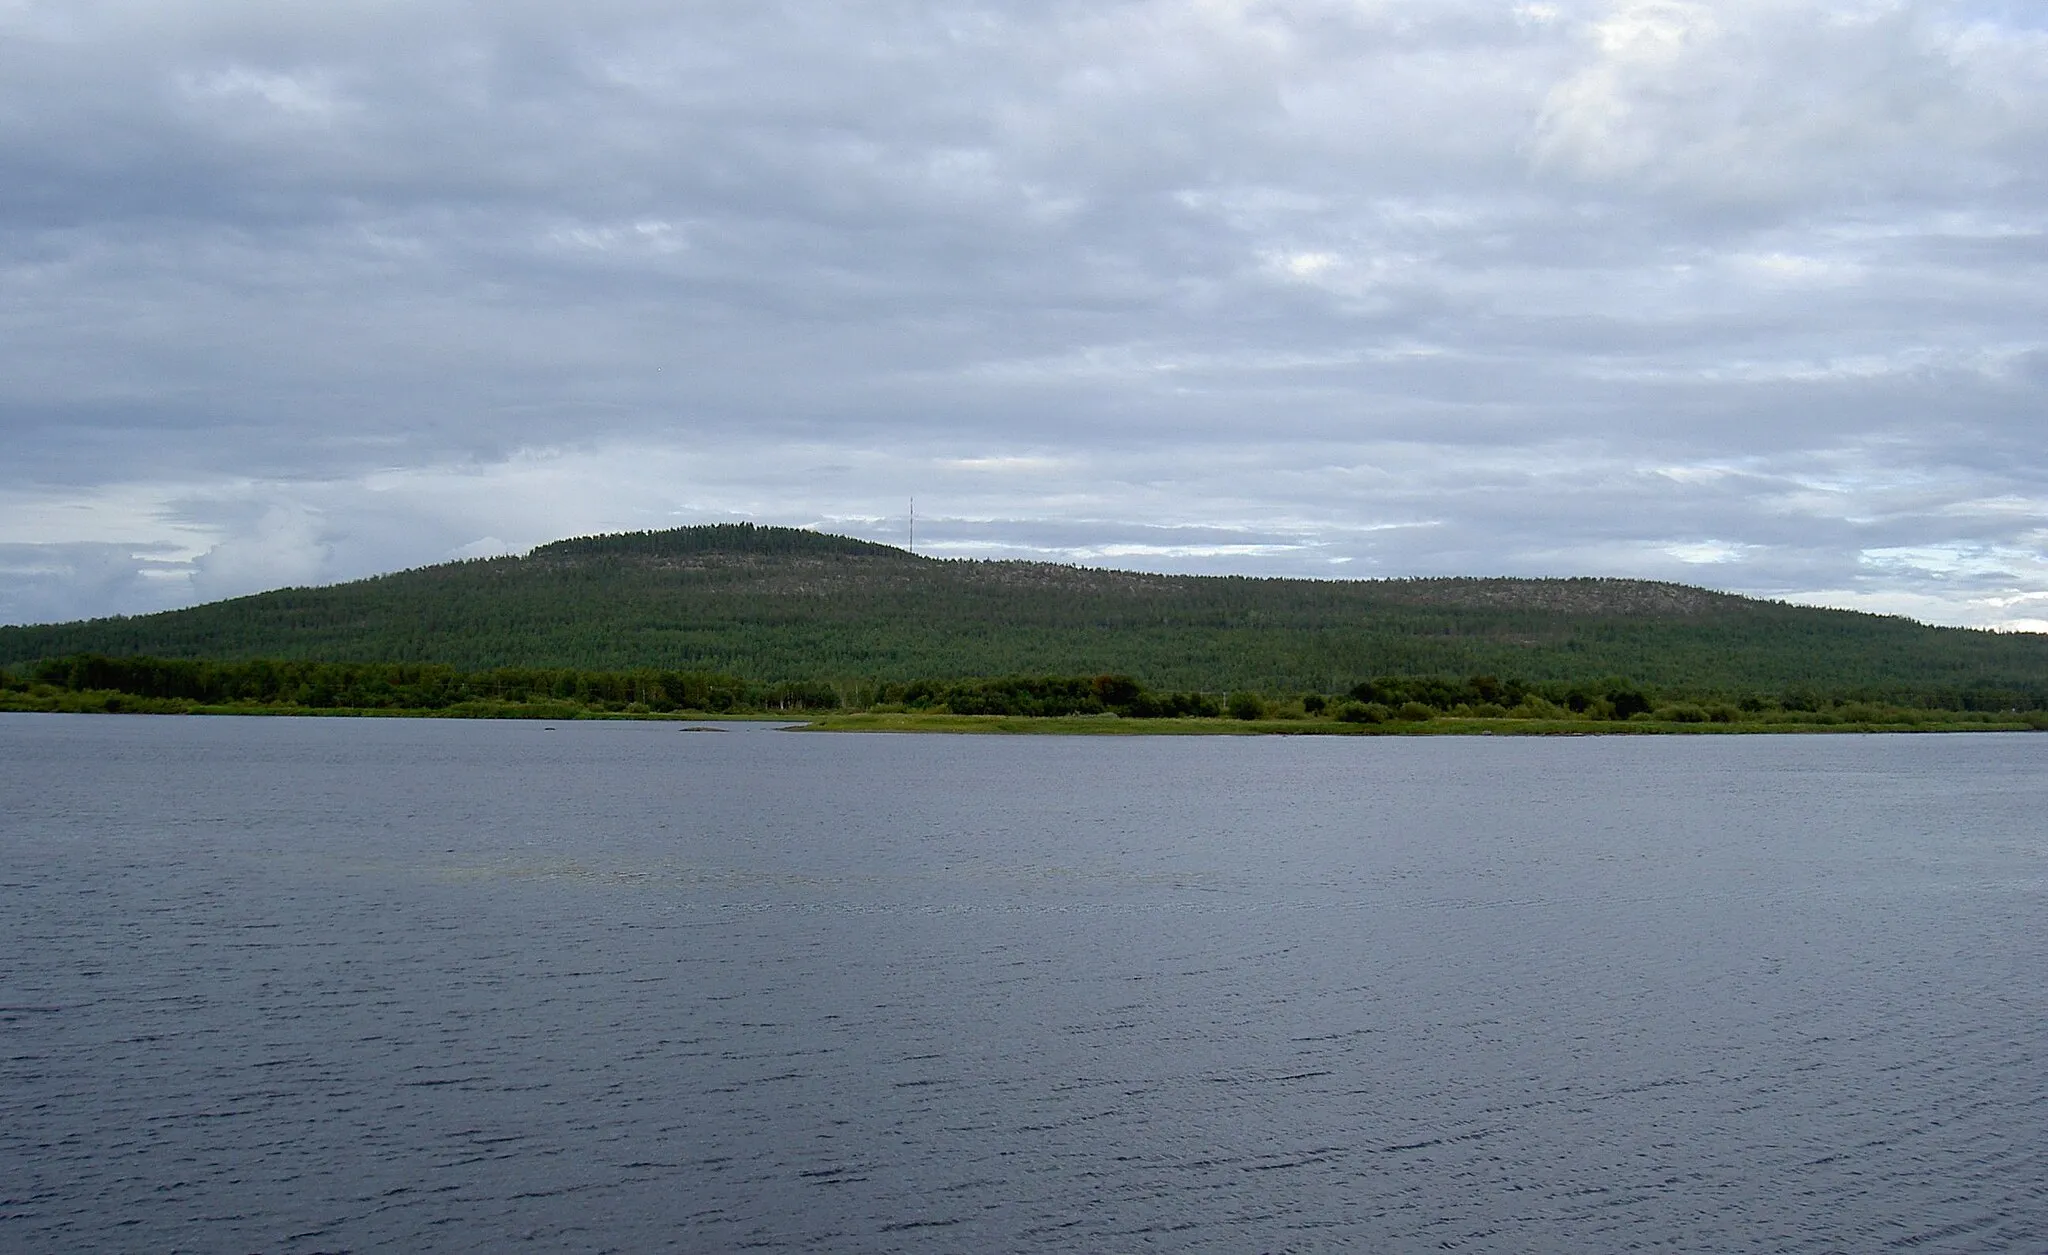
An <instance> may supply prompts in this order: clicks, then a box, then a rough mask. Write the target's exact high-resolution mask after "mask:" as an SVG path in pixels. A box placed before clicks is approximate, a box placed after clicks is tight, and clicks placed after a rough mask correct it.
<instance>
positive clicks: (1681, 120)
mask: <svg viewBox="0 0 2048 1255" xmlns="http://www.w3.org/2000/svg"><path fill="white" fill-rule="evenodd" d="M2044 40H2048V36H2044V34H2043V32H2042V31H2040V30H2038V29H2031V28H2028V27H2026V26H2023V25H2020V24H2018V23H2017V22H2016V21H2015V20H2014V19H2013V18H2012V16H2011V14H2009V13H2002V12H2000V11H1997V10H1995V9H1987V8H1985V7H1984V6H1981V5H1961V4H1942V3H1900V4H1883V5H1877V4H1873V5H1869V6H1865V7H1846V8H1845V7H1843V6H1836V5H1822V4H1817V3H1814V4H1803V3H1802V4H1783V3H1762V2H1761V0H1756V2H1751V0H1740V2H1737V3H1724V4H1713V5H1705V4H1689V3H1682V2H1680V0H1614V2H1613V3H1590V2H1589V3H1583V4H1577V3H1575V4H1559V5H1555V6H1543V5H1523V6H1519V7H1510V6H1500V5H1497V4H1491V3H1484V4H1482V3H1476V2H1474V3H1450V4H1443V3H1428V4H1424V3H1397V2H1387V3H1356V2H1352V0H1342V2H1340V0H1270V2H1266V3H1200V4H1197V3H1191V2H1167V0H1129V2H1124V3H1108V4H1102V3H1095V4H1086V5H1083V4H1078V3H1076V4H1064V3H1055V4H1049V5H1048V4H1032V5H1025V4H1008V3H994V2H988V3H963V4H955V5H945V6H936V5H934V6H915V5H912V6H905V5H896V4H881V3H865V2H863V3H846V4H833V5H826V4H817V3H795V2H786V3H751V4H739V3H713V4H702V5H692V6H689V7H688V8H687V10H684V11H678V10H676V9H675V8H674V7H673V6H666V5H655V4H651V3H648V4H642V3H625V2H622V0H614V2H603V0H599V2H595V3H591V4H586V5H579V6H576V8H575V9H574V10H573V11H570V10H564V9H563V8H562V7H561V6H559V5H553V4H540V3H537V2H535V3H524V2H522V3H506V4H497V5H491V6H474V5H469V4H458V3H454V2H453V0H445V2H443V0H415V2H412V3H403V4H393V5H382V6H352V7H351V6H278V5H270V4H257V3H228V4H223V3H198V2H197V0H192V2H189V3H176V2H172V3H164V2H152V3H142V2H141V0H132V2H127V3H90V2H79V3H67V4H64V5H55V4H45V3H29V4H25V5H21V4H18V5H16V6H14V7H13V8H10V9H7V10H4V11H0V433H4V437H5V443H6V447H7V449H8V452H9V467H10V469H11V474H10V476H9V477H8V478H7V479H6V480H5V481H0V542H13V543H16V544H19V545H28V546H31V547H34V546H38V545H61V544H70V543H84V542H83V541H81V540H80V539H79V538H78V537H76V536H72V537H67V536H66V535H65V534H64V530H63V528H61V527H56V528H53V527H52V526H51V525H49V523H48V512H47V508H46V505H45V504H44V503H46V502H47V501H49V500H52V499H55V498H52V497H50V495H49V494H52V493H55V494H57V496H58V498H62V497H63V495H64V494H66V493H69V494H72V495H73V496H74V497H75V498H76V499H77V500H80V501H85V500H88V499H90V500H97V501H116V500H117V501H119V502H121V503H123V505H122V507H121V509H122V510H123V511H124V512H125V513H123V514H122V515H121V516H120V517H121V518H123V519H128V520H132V521H131V522H123V523H120V524H119V526H120V527H125V528H127V531H126V532H125V533H123V534H124V535H127V536H128V537H129V541H127V542H124V543H128V544H129V548H128V549H127V551H126V552H129V553H142V552H145V550H146V547H147V546H148V545H151V544H160V543H166V542H165V536H167V535H168V534H169V532H168V531H165V530H164V529H171V530H175V531H177V533H178V539H177V541H176V544H177V546H178V547H177V548H176V550H175V553H176V555H182V556H175V557H173V558H171V559H169V560H170V561H172V562H173V563H174V565H175V566H176V569H177V573H176V575H175V578H172V579H171V580H169V582H166V580H165V578H164V577H162V576H152V577H150V579H151V581H153V582H152V583H150V584H148V585H147V586H146V589H147V590H148V591H151V592H152V593H161V592H162V590H163V589H165V588H172V589H174V590H176V591H179V592H180V595H185V596H201V595H213V594H216V593H221V592H229V591H243V590H245V589H247V588H253V587H258V586H261V585H262V584H263V582H264V581H277V580H298V579H322V578H339V577H342V576H346V575H353V574H363V573H368V572H369V571H373V570H378V569H385V568H389V567H393V566H400V565H409V564H413V563H418V562H424V561H432V560H437V559H439V558H442V557H446V556H449V555H451V554H457V553H463V552H469V551H472V549H473V547H474V546H478V545H484V546H486V547H487V548H488V547H490V546H505V547H512V548H517V547H520V546H522V545H525V544H531V543H535V542H537V541H541V540H546V539H550V538H552V537H553V536H555V535H560V534H565V533H567V532H569V531H574V530H579V529H586V528H590V527H596V526H614V525H620V526H623V525H639V526H646V525H658V524H663V523H672V522H680V521H692V520H696V519H709V518H724V517H752V518H759V519H763V520H767V521H783V522H830V521H832V520H855V521H857V520H859V519H862V518H883V517H888V516H889V509H890V508H892V507H889V506H888V503H890V502H893V501H897V500H901V499H902V498H903V497H905V496H907V495H908V494H909V492H911V491H917V492H919V493H920V497H921V499H923V498H924V496H925V495H926V494H931V495H932V498H933V502H934V508H935V513H936V514H937V515H939V516H943V517H947V518H953V519H956V520H960V522H959V523H958V526H959V528H960V529H961V530H960V531H959V532H958V542H959V543H960V544H963V545H967V544H972V545H982V546H995V547H996V548H991V549H988V550H987V551H988V552H1012V551H1014V552H1018V553H1032V552H1042V553H1045V554H1047V555H1050V556H1056V557H1057V556H1061V555H1067V556H1070V557H1083V558H1085V557H1087V555H1090V554H1103V553H1109V552H1111V551H1112V550H1114V551H1116V553H1117V554H1118V555H1120V556H1118V557H1117V559H1116V560H1118V561H1129V562H1134V563H1139V564H1150V565H1159V566H1175V565H1178V566H1181V567H1185V568H1188V569H1195V568H1197V567H1199V568H1201V569H1211V568H1215V569H1223V568H1224V567H1227V568H1228V569H1233V570H1247V571H1258V570H1271V571H1275V572H1278V571H1282V570H1286V571H1308V570H1311V569H1314V570H1317V571H1319V572H1323V573H1351V572H1356V573H1378V574H1390V573H1392V574H1397V573H1403V572H1418V573H1441V572H1445V571H1451V570H1473V571H1511V572H1515V573H1538V572H1539V571H1540V572H1542V573H1570V572H1576V571H1586V572H1589V573H1599V574H1630V573H1641V574H1657V575H1660V576H1666V577H1671V576H1678V577H1689V578H1694V579H1699V580H1702V581H1704V582H1709V583H1718V584H1723V585H1730V586H1735V587H1740V588H1746V589H1752V590H1755V591H1761V592H1770V593H1774V594H1776V593H1785V594H1797V593H1814V594H1816V595H1819V594H1820V593H1847V594H1853V595H1854V596H1855V597H1857V598H1863V599H1865V600H1866V601H1868V600H1869V599H1873V598H1875V599H1880V600H1881V599H1882V598H1884V597H1887V596H1892V597H1897V598H1905V599H1908V600H1909V601H1910V604H1912V605H1913V606H1914V607H1915V609H1916V611H1917V612H1921V613H1930V614H1935V613H1939V614H1947V615H1948V616H1949V617H1951V618H1957V619H1967V620H1971V621H1991V620H1994V619H1996V618H1997V617H1998V616H1999V615H2000V614H2004V613H2005V611H2004V610H2003V609H2001V608H2000V607H1997V606H1991V605H1990V603H1989V602H1988V601H1985V600H1984V599H1985V598H1987V597H1991V598H1996V597H2003V596H2005V594H2001V593H1998V592H1997V589H1996V588H1994V587H1993V586H1994V585H1998V581H1999V580H2000V579H2005V580H2006V581H2007V584H2008V585H2010V586H2011V588H2013V589H2018V590H2019V592H2017V593H2014V594H2012V595H2013V596H2019V595H2021V594H2023V593H2025V591H2026V590H2027V589H2029V588H2034V587H2048V584H2041V583H2038V580H2039V579H2040V576H2039V573H2038V572H2037V571H2036V570H2035V568H2034V567H2032V566H2030V565H2029V564H2028V560H2027V559H2026V557H2025V555H2027V554H2029V553H2035V554H2038V553H2039V552H2040V548H2041V541H2040V538H2039V537H2040V529H2041V522H2040V519H2039V516H2038V515H2037V514H2029V513H2028V512H2027V508H2020V509H2018V510H2017V511H2015V510H2014V509H2012V508H2009V507H1998V508H1989V507H1982V506H1980V505H1978V504H1973V503H1981V502H1986V501H1993V500H2005V501H2023V502H2038V501H2039V500H2040V499H2041V498H2042V496H2043V490H2042V487H2041V483H2040V480H2041V478H2042V471H2043V464H2044V463H2043V459H2042V458H2041V456H2040V455H2039V454H2038V452H2036V451H2035V448H2034V446H2035V445H2036V444H2037V443H2038V424H2039V415H2040V413H2041V407H2042V401H2043V399H2044V396H2048V373H2044V372H2043V371H2042V369H2041V368H2040V360H2041V357H2042V354H2043V353H2044V352H2048V348H2044V347H2043V337H2042V335H2041V333H2040V330H2039V328H2040V327H2041V326H2044V325H2048V319H2044V317H2043V316H2044V315H2048V309H2044V308H2043V306H2044V303H2048V296H2044V295H2043V294H2044V293H2048V284H2044V283H2043V282H2042V280H2043V278H2044V277H2048V276H2044V254H2043V245H2042V241H2043V239H2044V238H2048V235H2044V231H2043V218H2044V213H2043V211H2042V210H2041V209H2040V205H2041V204H2042V203H2043V202H2042V192H2043V190H2044V189H2043V188H2042V186H2041V179H2042V175H2041V171H2042V170H2043V169H2044V168H2048V165H2044V162H2043V161H2042V160H2041V158H2042V157H2043V156H2044V155H2048V145H2044V139H2048V71H2044V70H2043V69H2042V66H2044V65H2048V57H2044V56H2043V55H2042V53H2043V52H2044V51H2048V42H2044ZM650 465H655V466H659V467H661V468H663V474H662V475H660V476H654V475H650V474H646V473H643V472H644V471H645V468H646V467H648V466H650ZM1686 467H1691V468H1694V469H1695V470H1696V471H1697V470H1699V468H1706V471H1700V473H1699V474H1698V475H1697V476H1696V477H1695V478H1693V479H1690V480H1683V481H1681V480H1673V479H1670V478H1669V477H1668V476H1665V474H1664V472H1665V471H1667V470H1670V469H1672V468H1686ZM1034 468H1036V469H1034ZM1045 468H1052V469H1045ZM1708 471H1710V472H1711V474H1709V473H1707V472H1708ZM1660 476H1663V477H1662V478H1660ZM1829 476H1832V477H1833V479H1831V480H1829V481H1828V482H1829V483H1830V485H1831V486H1830V487H1828V488H1826V489H1825V490H1823V489H1819V488H1815V487H1813V486H1812V485H1813V484H1815V483H1818V482H1820V481H1821V480H1823V479H1827V478H1828V477H1829ZM380 485H381V486H380ZM393 485H396V486H395V487H394V486H393ZM487 486H488V487H487ZM10 491H12V492H13V493H14V495H13V496H12V497H10V496H9V493H10ZM436 494H439V496H437V495H436ZM941 500H943V501H944V502H946V504H944V505H940V504H939V502H940V501H941ZM195 503H196V504H195ZM223 503H232V504H233V508H226V506H224V505H223ZM971 519H978V520H984V521H981V522H975V523H972V524H971V525H970V524H969V523H968V522H966V520H971ZM1388 524H1397V525H1398V526H1395V527H1392V528H1391V529H1386V530H1379V531H1372V530H1363V529H1368V528H1382V527H1384V525H1388ZM849 525H851V524H849ZM936 525H937V524H936V523H935V526H936ZM106 526H107V527H114V526H116V525H115V524H114V523H107V524H106ZM1153 528H1165V529H1167V530H1168V532H1170V533H1171V534H1172V535H1175V536H1182V537H1185V536H1192V535H1205V536H1206V535H1210V534H1212V533H1213V534H1214V535H1217V536H1242V537H1253V538H1254V539H1246V540H1214V541H1203V542H1201V543H1169V542H1168V541H1166V540H1157V541H1156V543H1155V540H1147V539H1143V538H1144V537H1147V536H1151V535H1152V534H1153V533H1152V532H1151V531H1150V530H1148V529H1153ZM180 529H182V530H180ZM93 535H94V536H95V537H98V536H100V535H101V532H94V533H93ZM195 535H198V536H203V537H204V538H205V540H204V543H203V544H201V546H200V548H198V549H197V550H194V549H193V548H192V546H193V545H194V544H196V543H199V542H195V541H194V540H193V539H192V538H193V537H194V536H195ZM936 535H937V534H936V533H935V539H936ZM1275 536H1278V537H1283V538H1285V539H1283V540H1273V539H1271V538H1272V537H1275ZM1258 538H1264V539H1258ZM95 543H97V542H95ZM1002 546H1009V547H1010V548H1008V549H1004V548H1001V547H1002ZM1942 546H1948V547H1949V550H1948V551H1952V552H1956V553H1961V552H1964V551H1968V552H1969V553H1971V554H1977V555H1980V556H1979V557H1977V558H1972V559H1970V562H1969V563H1965V564H1964V565H1966V566H1970V568H1971V570H1972V571H1973V572H1974V574H1969V575H1967V578H1966V577H1965V576H1963V575H1959V574H1957V573H1956V571H1955V570H1953V569H1950V568H1953V567H1954V566H1955V565H1956V564H1955V562H1953V561H1948V560H1946V559H1940V560H1937V558H1936V557H1932V556H1929V555H1932V554H1934V551H1935V550H1937V549H1940V548H1941V547H1942ZM1908 551H1911V552H1908ZM51 552H53V553H54V552H56V551H55V550H52V551H51ZM108 552H113V551H111V550H110V551H108ZM149 552H157V551H153V550H152V551H149ZM1873 554H1875V555H1876V556H1875V557H1873V556H1871V555H1873ZM1900 554H1906V556H1904V557H1901V556H1899V555H1900ZM1913 554H1918V555H1919V557H1914V556H1913ZM1332 559H1348V560H1349V562H1348V563H1342V562H1339V563H1334V564H1333V563H1332ZM1923 559H1924V560H1923ZM152 560H155V559H152ZM66 561H69V559H67V560H66ZM123 561H128V560H127V559H123ZM1945 561H1946V562H1948V566H1947V567H1944V566H1943V565H1942V563H1943V562H1945ZM1915 562H1918V563H1919V565H1917V566H1916V565H1914V563H1915ZM1972 563H1974V565H1971V564H1972ZM1204 564H1207V565H1204ZM1217 564H1222V566H1221V567H1219V566H1218V565H1217ZM45 568H47V571H48V572H56V571H61V570H69V569H71V568H68V567H64V566H63V564H62V563H60V562H57V561H55V560H54V559H53V560H52V561H51V562H48V563H44V564H43V566H42V567H39V568H38V570H44V569H45ZM1916 572H1917V574H1916ZM2001 573H2003V574H2001ZM96 578H98V577H88V576H87V575H85V574H79V575H77V576H75V577H72V576H63V575H60V574H47V573H46V574H43V575H37V576H35V577H34V579H35V580H38V581H41V582H40V583H37V584H36V585H35V587H36V588H37V589H39V590H42V591H37V592H35V593H34V594H33V596H31V595H29V594H28V593H20V594H16V593H11V592H7V591H6V587H22V588H25V587H27V585H8V586H6V587H0V596H4V597H5V598H6V600H5V601H4V603H0V617H5V618H15V619H19V618H23V617H34V616H40V615H48V614H57V613H66V612H67V611H65V610H64V608H63V607H64V605H65V604H66V603H64V600H63V597H64V594H63V593H62V591H61V590H62V589H63V588H65V587H72V586H75V587H76V588H77V589H78V590H79V592H78V597H77V599H76V601H75V603H74V604H73V607H72V608H73V609H74V610H78V611H79V612H83V610H84V609H85V608H92V609H98V608H102V607H104V606H107V605H110V604H116V603H120V599H121V598H122V597H126V596H133V597H134V598H136V600H135V601H134V603H133V604H134V605H135V606H137V607H140V606H142V605H143V604H144V603H143V601H142V600H141V597H142V591H144V590H145V586H144V585H141V584H136V585H133V586H129V585H122V584H120V583H119V581H115V583H113V584H106V583H105V582H104V581H102V582H101V583H99V584H94V583H93V582H92V581H93V579H96ZM67 580H70V581H72V583H70V584H67V583H66V581H67ZM1972 581H1974V583H1972ZM2028 581H2037V583H2029V582H2028ZM1964 585H1968V587H1967V588H1965V587H1964ZM88 586H90V587H91V588H93V589H97V590H98V591H88ZM1998 587H2005V586H2004V585H1998ZM121 588H130V592H121V591H119V589H121ZM110 589H111V590H114V591H109V590H110ZM1927 589H1934V590H1936V591H1935V592H1933V593H1929V592H1926V591H1925V590H1927ZM1958 589H1962V591H1960V592H1958V591H1957V590H1958ZM1916 590H1917V591H1916ZM1986 590H1990V591H1986ZM1929 597H1932V598H1934V600H1933V601H1929V600H1927V598H1929ZM1914 598H1918V599H1919V600H1911V599H1914ZM1942 598H1947V599H1948V600H1947V601H1942V600H1941V599H1942ZM1973 599H1974V600H1973ZM1980 603H1981V604H1980ZM1859 604H1863V603H1859ZM1871 604H1876V603H1875V602H1872V603H1871ZM1901 604H1906V603H1905V602H1901ZM2010 604H2011V605H2022V604H2023V603H2021V602H2010ZM1942 605H1946V606H1948V607H1949V609H1947V610H1941V609H1940V606H1942ZM2033 613H2034V612H2033V611H2032V610H2029V611H2027V614H2029V615H2032V614H2033ZM2008 617H2010V616H2008Z"/></svg>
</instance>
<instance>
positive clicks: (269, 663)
mask: <svg viewBox="0 0 2048 1255" xmlns="http://www.w3.org/2000/svg"><path fill="white" fill-rule="evenodd" d="M35 686H42V687H45V688H50V689H55V690H58V691H62V692H67V693H114V694H122V695H126V696H130V697H138V698H144V699H148V700H153V701H181V702H190V703H194V704H197V705H203V706H234V705H244V706H287V707H299V708H303V709H308V710H417V711H446V710H455V709H458V708H460V707H464V706H487V707H502V706H508V705H528V706H539V707H543V708H548V707H580V708H584V709H591V710H600V711H626V712H629V713H639V712H641V711H649V712H657V711H658V712H668V711H677V710H692V711H705V712H709V713H720V712H726V711H774V710H789V711H810V710H831V709H834V708H836V707H837V706H838V705H839V692H838V690H837V689H835V688H834V687H833V686H831V685H829V684H815V683H813V684H806V683H782V684H756V683H750V682H748V681H746V680H742V679H739V678H737V677H734V676H730V675H718V674H715V673H707V672H682V671H661V670H655V669H651V668H650V669H643V670H635V671H586V670H579V669H576V668H572V667H494V668H491V669H489V670H483V671H461V670H457V669H456V668H454V667H448V666H441V665H437V664H431V663H403V662H383V663H379V662H308V661H303V660H297V659H267V658H266V659H255V660H252V661H248V662H211V661H207V662H198V661H192V660H189V659H182V658H108V657H104V656H102V655H98V654H80V655H77V656H74V657H69V658H54V659H50V660H48V661H45V662H43V663H40V664H38V665H37V666H36V667H35V668H34V669H33V670H32V671H30V672H29V673H28V675H26V676H25V677H22V678H20V679H15V678H13V677H10V676H8V675H7V673H5V672H0V688H12V689H15V690H18V691H19V690H27V689H31V688H33V687H35ZM491 713H498V712H495V711H493V712H491ZM537 713H542V714H546V713H549V712H548V711H547V710H545V709H544V710H541V711H539V712H537Z"/></svg>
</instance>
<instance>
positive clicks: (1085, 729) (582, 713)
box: [0, 694, 2048, 736]
mask: <svg viewBox="0 0 2048 1255" xmlns="http://www.w3.org/2000/svg"><path fill="white" fill-rule="evenodd" d="M6 696H8V697H13V696H17V695H13V694H9V695H6ZM66 696H69V697H73V698H86V697H91V696H93V695H89V694H67V695H66ZM108 699H110V700H108ZM0 713H7V714H82V715H99V714H116V715H189V716H201V717H205V716H227V717H233V716H241V717H245V718H311V719H481V720H495V721H505V722H526V723H532V722H536V721H540V722H551V723H552V722H573V721H585V722H597V721H603V722H637V723H676V724H695V723H712V722H716V723H778V724H783V725H786V727H785V728H784V729H783V730H786V731H791V732H874V733H891V734H910V735H932V734H953V735H968V736H1769V735H1826V734H1829V733H1838V734H1842V733H1847V734H1868V733H1965V732H2038V731H2048V720H2043V719H2041V718H2040V717H2039V716H2038V714H2035V716H2034V717H2033V718H2029V717H2028V715H2025V714H2010V715H1999V716H1992V715H1988V714H1985V715H1976V716H1974V717H1969V716H1964V717H1948V718H1943V717H1940V715H1943V714H1947V715H1955V714H1956V712H1937V713H1935V714H1934V716H1933V717H1929V718H1925V719H1917V720H1899V721H1863V722H1852V721H1847V720H1841V719H1835V720H1830V721H1820V720H1798V719H1787V718H1784V717H1782V716H1781V717H1779V718H1774V719H1750V720H1736V721H1734V722H1727V723H1713V722H1705V723H1701V722H1678V721H1672V720H1650V719H1640V718H1638V719H1628V720H1596V719H1512V718H1487V717H1478V716H1458V715H1440V716H1438V717H1436V718H1434V719H1430V720H1426V721H1405V722H1404V721H1392V722H1387V723H1376V724H1368V723H1344V722H1340V721H1338V720H1335V719H1313V718H1307V719H1302V718H1296V719H1252V720H1243V719H1231V718H1205V717H1183V718H1160V719H1146V718H1130V717H1125V716H1120V715H955V714H935V713H910V712H894V713H868V712H841V713H836V714H804V713H799V712H794V711H790V712H780V713H776V712H751V711H750V712H745V713H740V712H730V711H606V710H590V709H578V708H572V707H539V708H518V707H514V706H510V705H508V706H505V707H499V708H495V709H480V708H477V707H474V706H472V707H469V708H453V707H451V708H447V709H440V710H430V709H404V708H375V707H305V706H262V705H253V704H252V705H240V704H232V705H207V704H202V703H196V702H187V701H181V700H176V699H151V698H139V697H134V696H131V695H128V694H109V695H107V699H103V700H100V701H98V702H93V701H76V700H74V701H70V702H61V703H59V702H34V701H20V700H11V701H10V700H5V699H4V698H0Z"/></svg>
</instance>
